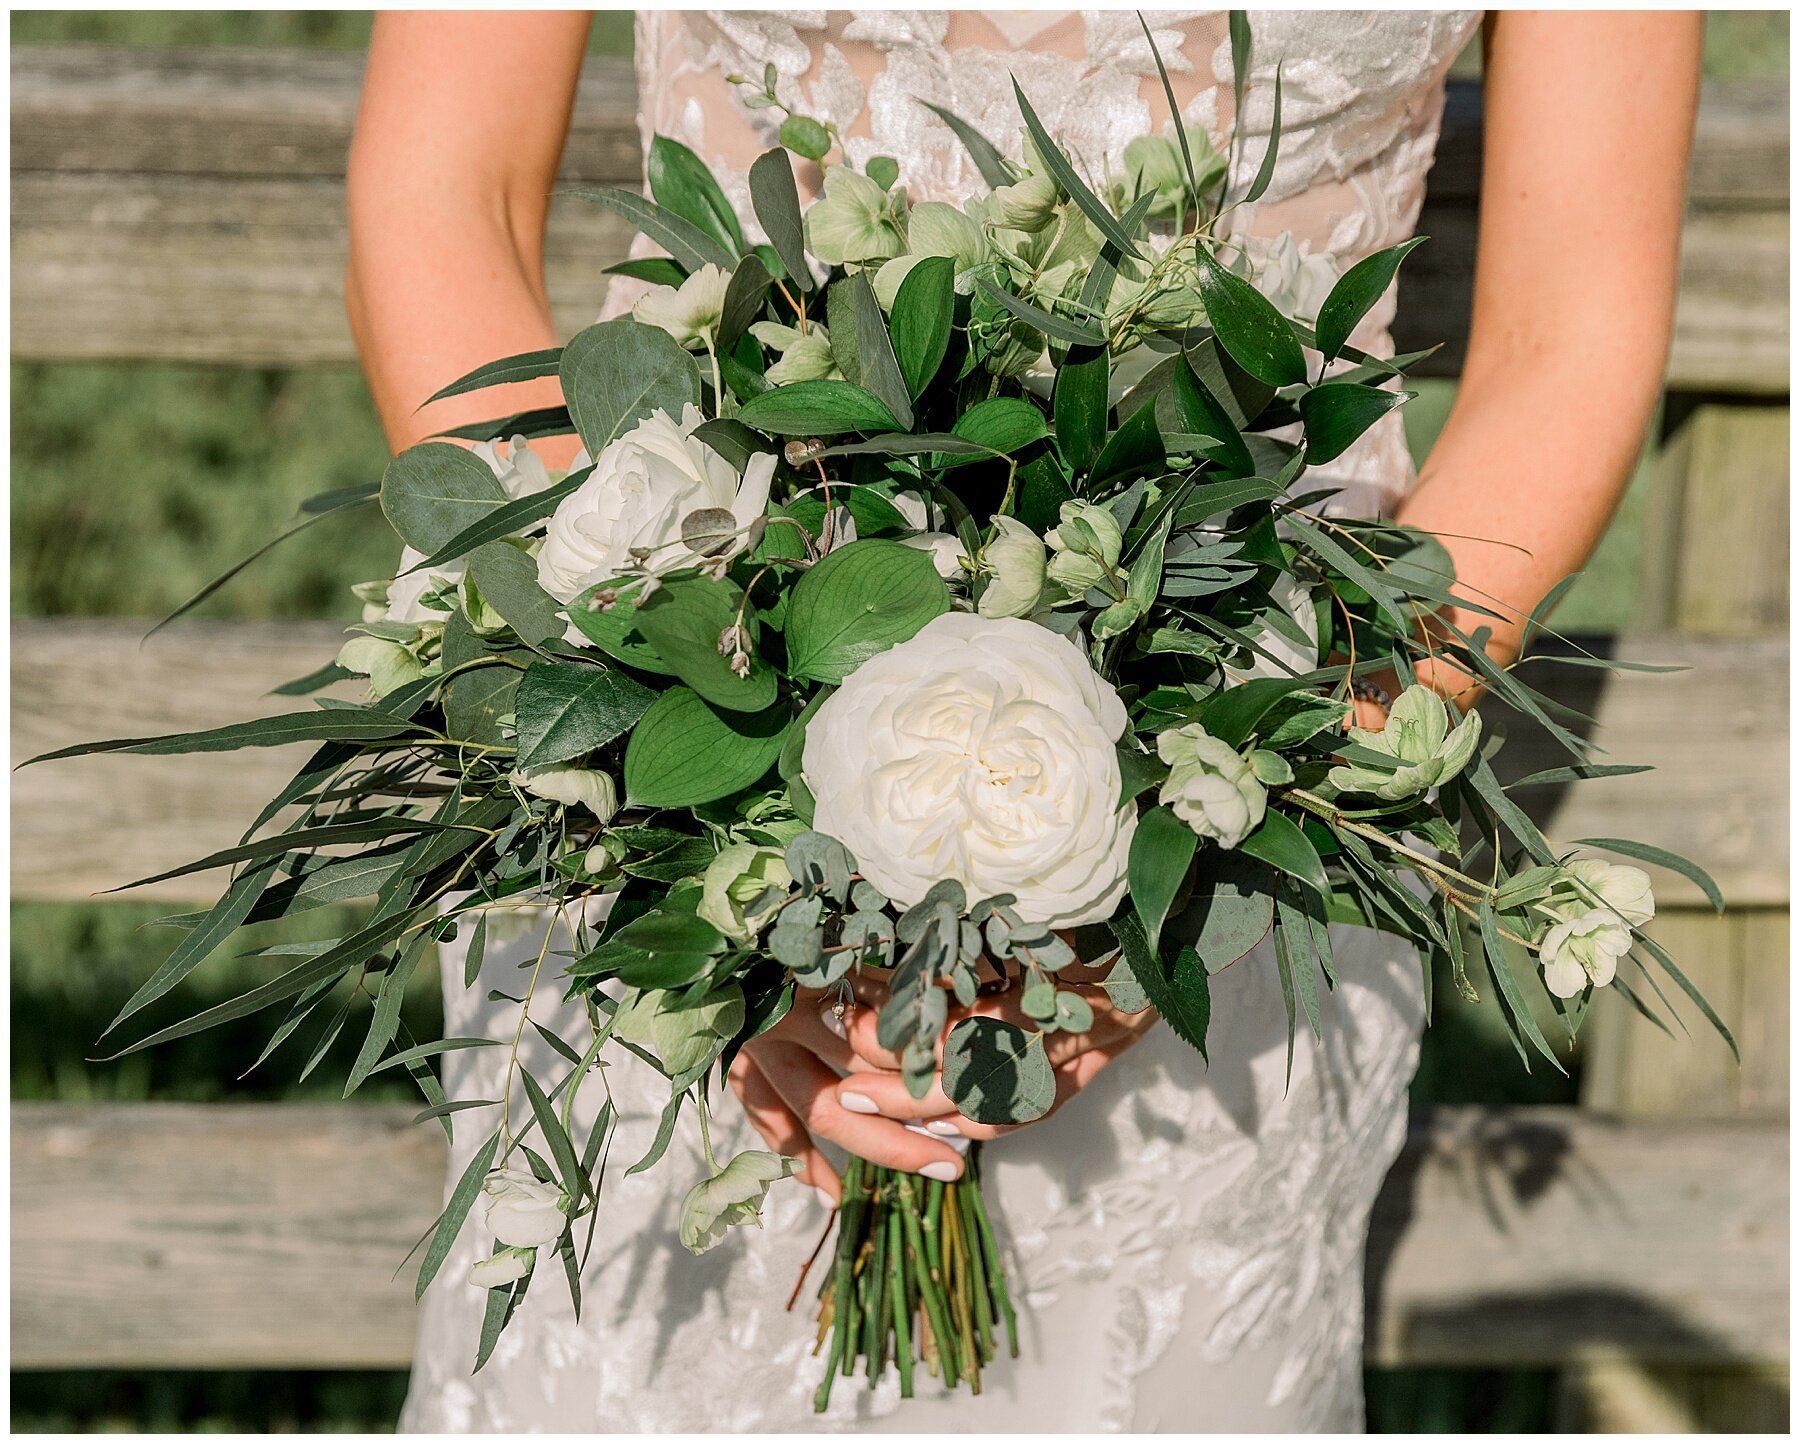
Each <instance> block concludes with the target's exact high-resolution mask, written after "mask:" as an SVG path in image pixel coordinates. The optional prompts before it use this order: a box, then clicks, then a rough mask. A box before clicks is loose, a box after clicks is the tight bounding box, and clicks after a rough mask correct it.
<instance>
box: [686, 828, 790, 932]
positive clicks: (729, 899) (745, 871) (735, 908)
mask: <svg viewBox="0 0 1800 1444" xmlns="http://www.w3.org/2000/svg"><path fill="white" fill-rule="evenodd" d="M793 881H794V875H793V873H791V872H789V871H788V865H787V861H786V859H785V858H784V857H783V855H782V851H781V849H780V848H778V847H758V846H756V845H755V844H754V843H749V842H734V843H732V844H731V846H729V847H726V848H721V849H720V850H719V852H718V853H717V854H716V855H715V856H714V857H713V860H712V861H711V862H710V863H708V864H707V865H706V874H705V876H704V877H702V878H701V880H700V905H699V906H698V907H697V908H695V909H694V911H695V912H697V913H698V914H699V915H700V916H701V917H702V918H704V919H705V920H706V921H707V922H709V923H711V924H712V925H713V926H714V927H715V928H717V929H718V930H719V931H720V932H722V933H724V934H725V936H726V937H728V938H736V939H737V940H738V941H739V942H742V943H747V942H749V941H750V940H751V939H752V938H754V937H755V936H756V935H757V934H758V933H759V932H761V931H762V928H763V925H764V924H765V923H767V922H768V920H769V916H770V910H769V909H767V908H764V909H761V910H759V911H757V912H754V913H753V912H750V911H749V908H750V905H751V904H752V903H754V902H755V901H756V900H757V898H759V897H760V896H762V894H763V893H765V892H767V891H768V890H769V889H770V888H775V889H776V890H777V891H779V892H781V893H782V894H784V895H785V894H786V892H787V890H788V887H789V885H790V884H792V882H793Z"/></svg>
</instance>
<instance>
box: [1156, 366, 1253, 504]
mask: <svg viewBox="0 0 1800 1444" xmlns="http://www.w3.org/2000/svg"><path fill="white" fill-rule="evenodd" d="M1173 361H1174V365H1173V368H1172V369H1171V371H1170V374H1169V397H1170V400H1171V401H1172V402H1173V404H1174V407H1175V418H1176V420H1177V421H1178V422H1179V423H1180V426H1181V429H1182V430H1183V431H1188V432H1194V433H1197V434H1198V435H1201V436H1210V437H1212V438H1213V439H1214V441H1215V443H1216V444H1215V445H1213V446H1212V447H1210V448H1208V449H1207V450H1206V451H1205V452H1204V455H1206V456H1207V457H1208V458H1209V459H1210V460H1213V461H1216V462H1218V463H1219V464H1220V465H1221V466H1223V467H1224V468H1225V474H1226V475H1227V476H1228V477H1234V478H1235V477H1248V476H1251V475H1253V474H1254V473H1255V471H1256V461H1255V459H1254V458H1253V457H1252V456H1251V455H1250V448H1249V447H1248V446H1246V445H1245V444H1244V438H1243V436H1242V434H1241V433H1240V432H1239V430H1238V428H1237V426H1236V425H1234V424H1233V422H1232V420H1231V417H1230V416H1229V415H1227V414H1226V411H1225V408H1224V406H1223V405H1222V404H1221V403H1220V402H1219V400H1218V398H1217V397H1215V396H1214V395H1213V394H1212V393H1211V392H1210V391H1209V390H1208V389H1207V388H1206V385H1205V383H1204V382H1202V381H1201V380H1200V378H1199V376H1198V374H1197V373H1196V372H1195V371H1194V368H1193V364H1192V363H1191V362H1190V361H1189V360H1188V358H1187V357H1185V356H1177V357H1174V358H1173ZM1220 509H1221V510H1223V508H1220Z"/></svg>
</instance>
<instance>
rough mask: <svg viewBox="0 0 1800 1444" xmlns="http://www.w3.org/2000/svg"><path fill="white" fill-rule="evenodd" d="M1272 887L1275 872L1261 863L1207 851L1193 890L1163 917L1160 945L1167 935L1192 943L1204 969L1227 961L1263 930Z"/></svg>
mask: <svg viewBox="0 0 1800 1444" xmlns="http://www.w3.org/2000/svg"><path fill="white" fill-rule="evenodd" d="M1274 893H1275V874H1274V873H1273V872H1271V871H1270V870H1269V869H1268V868H1267V867H1266V866H1264V865H1263V864H1262V863H1260V862H1256V861H1253V860H1252V859H1250V858H1246V857H1240V856H1238V855H1237V854H1235V853H1218V852H1209V853H1208V854H1207V856H1206V859H1205V862H1204V865H1203V866H1202V867H1201V868H1200V869H1199V871H1198V872H1197V873H1196V875H1195V880H1194V891H1193V895H1192V896H1191V897H1190V898H1189V899H1188V901H1187V903H1186V904H1185V905H1184V906H1183V907H1182V909H1181V911H1180V912H1178V913H1174V914H1172V915H1171V916H1170V917H1168V918H1167V919H1166V920H1165V921H1164V922H1163V939H1164V950H1165V951H1166V950H1167V947H1168V944H1169V943H1170V942H1171V941H1173V942H1175V943H1180V944H1183V945H1185V946H1187V947H1190V948H1192V949H1193V950H1194V952H1195V953H1196V954H1198V956H1199V958H1200V961H1201V963H1202V965H1203V966H1204V968H1205V970H1206V971H1207V972H1209V973H1216V972H1218V971H1219V970H1220V969H1221V968H1227V967H1230V966H1231V964H1233V963H1235V962H1236V961H1237V960H1238V959H1239V958H1241V957H1243V956H1244V954H1245V953H1247V952H1249V951H1250V949H1252V948H1253V947H1255V946H1256V945H1257V944H1258V943H1259V942H1261V941H1262V939H1263V938H1264V936H1265V935H1266V934H1267V933H1268V931H1269V925H1270V923H1271V922H1272V921H1273V920H1274V917H1275V896H1274Z"/></svg>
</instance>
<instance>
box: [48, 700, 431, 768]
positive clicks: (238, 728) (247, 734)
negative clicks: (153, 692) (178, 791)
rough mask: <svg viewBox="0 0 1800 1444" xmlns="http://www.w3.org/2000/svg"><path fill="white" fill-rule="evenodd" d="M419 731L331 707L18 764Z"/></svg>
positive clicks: (79, 746)
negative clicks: (118, 754) (71, 758)
mask: <svg viewBox="0 0 1800 1444" xmlns="http://www.w3.org/2000/svg"><path fill="white" fill-rule="evenodd" d="M418 730H419V729H418V728H417V727H415V726H414V725H413V724H412V723H410V722H406V721H403V720H401V719H400V718H398V717H390V716H387V715H386V714H385V713H382V712H378V711H375V710H374V709H373V708H365V707H333V708H330V709H321V710H319V711H317V712H284V713H282V714H281V715H279V716H276V717H259V718H257V719H256V720H255V721H252V722H233V723H231V724H229V725H228V726H225V727H213V728H210V729H209V730H207V731H205V732H172V733H170V734H168V735H167V736H164V737H114V738H111V739H109V740H107V741H104V742H78V743H76V744H75V745H74V746H72V747H60V748H58V749H57V750H56V751H54V752H42V753H39V754H38V755H37V756H36V757H33V758H31V759H29V760H28V761H27V762H25V763H23V764H21V765H23V766H26V767H29V766H31V765H32V763H36V762H55V761H58V760H60V759H61V758H64V757H86V756H88V755H89V754H91V753H96V752H135V753H138V754H140V755H143V756H149V757H166V756H169V755H171V754H174V753H183V752H236V751H237V750H238V749H239V748H242V747H285V746H287V745H288V744H289V743H291V742H376V741H380V740H382V739H384V738H388V737H403V736H405V735H407V734H409V733H413V732H417V731H418Z"/></svg>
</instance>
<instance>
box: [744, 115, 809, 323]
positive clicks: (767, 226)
mask: <svg viewBox="0 0 1800 1444" xmlns="http://www.w3.org/2000/svg"><path fill="white" fill-rule="evenodd" d="M750 205H751V208H752V209H753V210H755V212H756V219H757V221H758V222H759V223H760V224H761V226H762V228H763V232H764V234H766V235H767V236H768V238H769V242H770V244H772V245H773V246H774V247H775V254H776V255H778V256H780V257H781V264H782V267H783V268H784V269H785V270H786V271H787V273H788V276H789V277H790V278H791V279H792V280H794V281H795V282H796V283H797V284H798V285H799V287H800V289H801V290H802V291H810V290H812V289H813V276H812V271H811V270H810V269H809V268H808V266H807V264H806V241H805V229H804V226H803V224H802V222H801V219H800V191H799V188H798V187H797V186H796V185H795V184H794V167H793V162H792V161H790V160H789V159H788V156H787V152H786V151H785V150H782V149H780V148H777V149H775V150H766V151H764V152H763V153H762V154H761V155H759V156H758V157H757V158H756V159H755V160H754V161H752V162H751V163H750Z"/></svg>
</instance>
